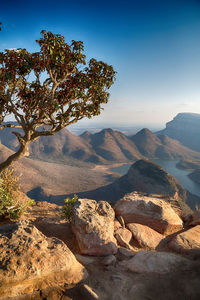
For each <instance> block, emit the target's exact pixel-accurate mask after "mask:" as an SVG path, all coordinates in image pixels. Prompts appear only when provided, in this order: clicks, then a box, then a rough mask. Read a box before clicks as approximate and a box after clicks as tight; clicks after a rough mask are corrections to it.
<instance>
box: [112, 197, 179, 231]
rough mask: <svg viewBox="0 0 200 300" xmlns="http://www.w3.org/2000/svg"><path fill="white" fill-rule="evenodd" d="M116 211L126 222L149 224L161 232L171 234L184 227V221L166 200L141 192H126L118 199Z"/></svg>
mask: <svg viewBox="0 0 200 300" xmlns="http://www.w3.org/2000/svg"><path fill="white" fill-rule="evenodd" d="M114 210H115V213H116V215H117V216H118V215H119V216H122V217H123V219H124V221H125V223H126V224H127V223H139V224H142V225H147V226H148V227H151V228H152V229H154V230H156V231H157V232H159V233H161V234H171V233H174V232H177V231H179V230H181V229H182V228H183V222H182V220H181V219H180V217H179V216H178V215H177V214H176V213H175V211H174V210H173V209H172V207H171V205H170V204H168V203H166V202H165V201H163V200H161V199H158V198H153V197H148V196H145V195H143V194H141V193H136V192H134V193H130V194H126V195H125V196H124V197H123V198H122V199H120V200H119V201H117V203H116V204H115V207H114Z"/></svg>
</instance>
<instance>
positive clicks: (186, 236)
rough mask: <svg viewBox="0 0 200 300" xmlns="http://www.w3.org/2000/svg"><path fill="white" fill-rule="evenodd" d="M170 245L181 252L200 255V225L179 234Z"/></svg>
mask: <svg viewBox="0 0 200 300" xmlns="http://www.w3.org/2000/svg"><path fill="white" fill-rule="evenodd" d="M168 246H169V247H170V248H171V249H172V250H174V251H176V252H179V253H186V254H197V255H200V225H197V226H195V227H192V228H190V229H188V230H186V231H184V232H181V233H179V234H177V235H176V236H175V237H174V238H173V239H172V240H171V241H170V242H169V244H168Z"/></svg>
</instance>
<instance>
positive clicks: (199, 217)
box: [189, 210, 200, 226]
mask: <svg viewBox="0 0 200 300" xmlns="http://www.w3.org/2000/svg"><path fill="white" fill-rule="evenodd" d="M189 225H191V226H196V225H200V211H199V210H196V211H195V212H194V213H193V214H192V215H191V222H190V224H189Z"/></svg>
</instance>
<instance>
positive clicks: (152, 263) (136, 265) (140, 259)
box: [119, 251, 190, 274]
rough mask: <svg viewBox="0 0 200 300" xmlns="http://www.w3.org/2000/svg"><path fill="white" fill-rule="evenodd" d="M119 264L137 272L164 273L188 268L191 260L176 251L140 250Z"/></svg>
mask: <svg viewBox="0 0 200 300" xmlns="http://www.w3.org/2000/svg"><path fill="white" fill-rule="evenodd" d="M119 264H120V266H123V267H124V268H125V269H127V270H130V271H133V272H136V273H158V274H164V273H169V272H173V271H176V270H182V269H187V268H188V267H189V265H190V261H189V260H188V259H186V258H184V257H181V256H179V255H177V254H174V253H168V252H153V251H139V252H137V253H136V254H135V255H134V257H133V258H131V259H128V260H124V261H122V262H120V263H119Z"/></svg>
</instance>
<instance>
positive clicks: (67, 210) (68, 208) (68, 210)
mask: <svg viewBox="0 0 200 300" xmlns="http://www.w3.org/2000/svg"><path fill="white" fill-rule="evenodd" d="M77 199H78V196H77V195H74V197H73V198H70V197H67V198H66V199H65V200H64V206H63V208H62V217H63V218H64V219H66V220H67V221H69V222H71V220H72V209H73V205H74V203H75V202H76V201H77Z"/></svg>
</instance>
